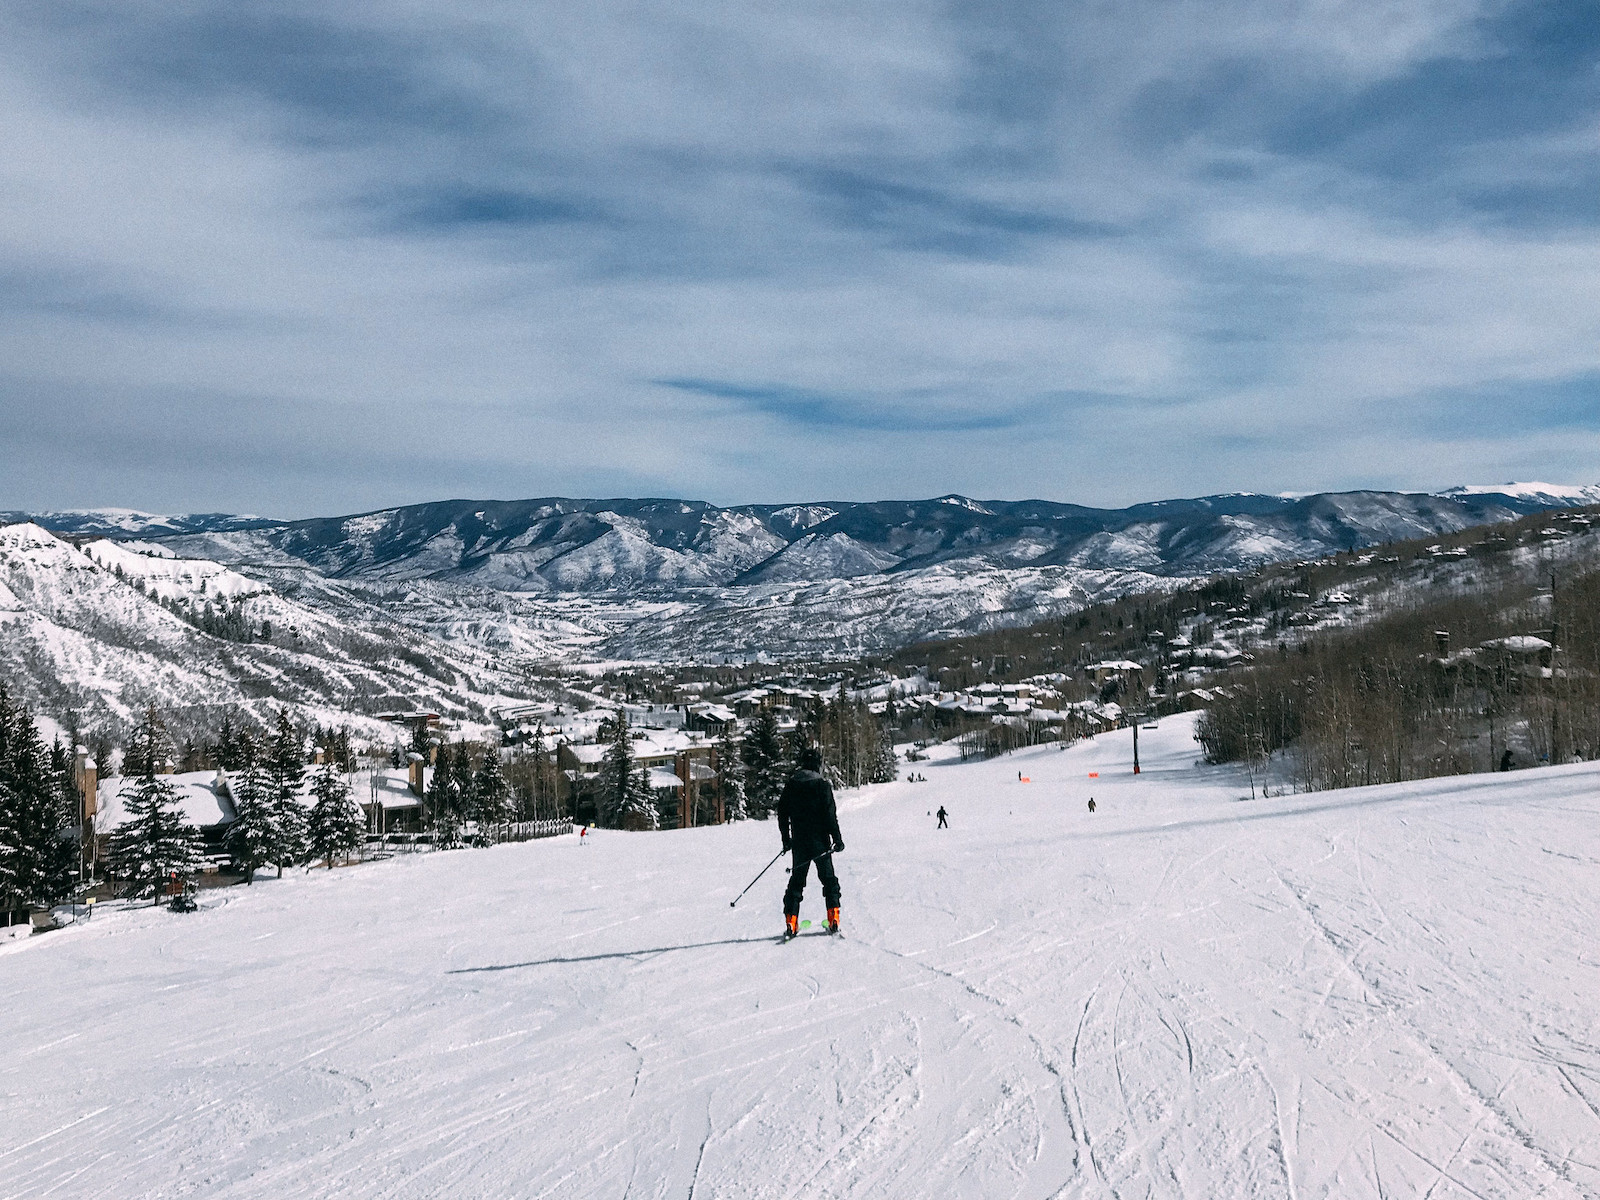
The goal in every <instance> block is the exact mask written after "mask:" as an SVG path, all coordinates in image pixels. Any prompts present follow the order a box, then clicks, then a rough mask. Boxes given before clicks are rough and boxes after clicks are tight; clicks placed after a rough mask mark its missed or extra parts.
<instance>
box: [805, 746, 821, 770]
mask: <svg viewBox="0 0 1600 1200" xmlns="http://www.w3.org/2000/svg"><path fill="white" fill-rule="evenodd" d="M800 769H801V770H802V771H820V770H822V751H821V750H818V749H817V748H816V747H815V746H807V747H806V748H805V749H804V750H802V751H800Z"/></svg>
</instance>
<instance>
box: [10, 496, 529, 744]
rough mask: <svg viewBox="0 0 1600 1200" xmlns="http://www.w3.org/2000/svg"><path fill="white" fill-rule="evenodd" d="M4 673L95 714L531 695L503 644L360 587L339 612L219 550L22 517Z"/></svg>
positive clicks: (474, 708) (31, 694) (318, 709)
mask: <svg viewBox="0 0 1600 1200" xmlns="http://www.w3.org/2000/svg"><path fill="white" fill-rule="evenodd" d="M0 681H3V682H5V684H6V685H7V686H8V687H9V688H10V689H11V690H12V691H13V693H14V694H20V696H21V697H22V698H23V699H25V700H27V701H28V702H30V703H31V704H34V705H36V706H38V707H39V708H40V709H41V711H43V712H45V713H47V714H50V715H53V716H63V717H66V716H69V715H76V716H77V717H78V718H79V719H80V720H82V721H83V723H84V724H85V725H88V724H91V723H98V722H99V721H101V720H105V719H110V720H112V721H117V720H127V719H129V718H131V717H133V716H134V715H135V714H137V713H138V712H139V710H140V709H142V708H143V707H144V706H145V705H146V704H155V705H157V706H158V707H160V708H162V709H163V710H165V711H167V712H168V713H174V714H181V713H183V712H185V711H187V710H192V709H208V708H211V707H213V706H218V705H225V704H232V705H238V706H240V707H243V708H248V709H254V710H256V711H257V712H258V715H264V714H265V712H266V710H267V709H268V708H269V707H271V706H273V705H276V704H280V703H282V704H288V705H290V706H291V707H293V708H295V709H297V710H298V711H300V712H301V713H302V715H304V716H307V717H310V718H313V719H317V720H323V721H332V720H342V719H344V718H345V717H346V716H347V715H349V714H352V713H362V712H366V713H375V712H378V711H381V710H383V709H389V708H402V707H413V706H416V705H419V704H421V705H428V706H436V707H439V708H441V709H442V710H443V711H446V712H450V713H454V714H457V715H460V716H463V717H471V716H472V715H474V714H481V712H482V709H483V707H484V706H485V705H487V704H491V703H494V702H496V701H498V700H499V699H500V698H501V697H502V696H506V695H526V694H527V693H526V692H525V691H521V690H520V689H517V688H516V683H515V680H514V677H513V676H511V675H510V673H509V671H508V670H507V669H503V668H501V667H500V666H499V665H497V663H496V662H495V660H494V659H493V658H492V657H490V656H488V655H484V654H482V653H481V652H479V651H476V650H474V649H473V648H472V647H471V646H470V645H463V644H460V643H455V644H452V643H447V642H445V641H443V640H441V639H437V638H433V637H431V636H429V635H428V634H427V633H426V632H425V631H421V630H418V629H416V628H414V627H409V626H407V625H406V624H404V623H402V622H401V621H398V620H395V619H394V618H392V617H390V616H388V615H387V614H386V613H385V612H384V611H383V608H382V606H380V605H378V604H372V603H366V604H365V605H363V604H362V602H361V601H360V599H359V597H356V596H354V595H350V594H347V595H344V596H342V597H341V600H340V605H339V606H338V611H337V612H336V611H335V610H334V606H330V605H311V604H306V603H301V602H299V601H297V600H295V599H293V598H291V597H289V596H285V595H283V594H280V593H279V592H278V591H276V590H274V589H273V588H272V587H270V586H268V585H266V584H265V583H263V582H260V581H257V580H253V579H250V578H247V577H245V576H244V575H241V574H238V573H236V572H234V571H232V570H230V569H228V568H226V567H223V566H221V565H219V564H216V563H210V562H195V561H186V560H180V559H176V558H174V557H173V556H172V554H171V552H170V551H166V550H159V551H157V552H155V553H140V552H139V551H138V550H137V549H135V548H133V547H130V546H129V545H127V544H121V545H119V544H115V543H110V542H104V541H101V542H94V543H91V544H89V545H87V546H85V547H84V548H83V549H79V548H77V547H75V546H72V545H70V544H69V543H68V542H66V541H64V540H62V539H61V538H59V537H57V536H56V535H54V534H52V533H49V532H47V531H46V530H44V529H42V528H41V527H39V526H38V525H33V524H26V523H24V524H17V525H8V526H3V527H0ZM507 689H512V690H510V691H508V690H507Z"/></svg>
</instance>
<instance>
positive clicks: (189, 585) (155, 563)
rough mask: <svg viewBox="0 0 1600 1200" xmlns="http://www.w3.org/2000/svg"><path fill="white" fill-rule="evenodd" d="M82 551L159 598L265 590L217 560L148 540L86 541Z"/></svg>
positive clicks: (223, 596) (219, 596)
mask: <svg viewBox="0 0 1600 1200" xmlns="http://www.w3.org/2000/svg"><path fill="white" fill-rule="evenodd" d="M83 552H84V553H85V554H86V555H88V556H89V557H90V558H91V559H93V560H94V562H96V563H97V564H99V565H100V566H102V567H104V568H105V569H106V570H108V571H110V572H112V573H113V574H115V575H118V576H119V577H121V578H123V579H127V580H128V581H130V582H135V581H136V582H135V586H138V585H139V584H143V585H144V590H145V592H146V593H147V594H149V595H151V596H157V597H159V598H160V599H162V600H205V599H217V600H220V599H229V600H233V599H238V598H240V597H243V596H253V595H259V594H260V593H261V592H263V591H265V590H267V589H266V588H264V587H263V586H262V585H261V584H259V583H257V582H256V581H255V580H253V579H246V578H245V577H244V576H243V575H240V574H239V573H238V572H237V571H230V570H229V569H228V568H227V567H224V566H223V565H222V564H220V563H214V562H207V561H205V560H204V559H186V558H179V557H177V556H176V555H175V554H173V552H172V551H171V550H169V549H167V547H165V546H160V545H155V544H152V543H148V542H113V541H107V540H105V539H102V540H100V541H97V542H90V543H89V544H88V545H87V546H84V547H83Z"/></svg>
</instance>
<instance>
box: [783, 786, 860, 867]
mask: <svg viewBox="0 0 1600 1200" xmlns="http://www.w3.org/2000/svg"><path fill="white" fill-rule="evenodd" d="M778 833H779V835H780V836H781V837H782V838H783V844H784V845H785V846H791V847H793V849H794V852H795V853H796V854H798V855H803V856H804V857H806V858H817V857H819V856H821V855H823V854H831V853H832V852H833V850H834V849H835V847H837V848H839V849H841V850H842V849H843V848H844V838H842V837H841V836H839V810H838V809H837V808H835V807H834V803H833V785H832V784H830V783H829V782H828V781H827V780H826V779H824V778H823V777H822V776H821V775H819V774H817V772H815V771H796V772H795V773H794V774H793V775H791V776H790V777H789V782H788V783H786V784H784V785H783V795H781V796H779V797H778Z"/></svg>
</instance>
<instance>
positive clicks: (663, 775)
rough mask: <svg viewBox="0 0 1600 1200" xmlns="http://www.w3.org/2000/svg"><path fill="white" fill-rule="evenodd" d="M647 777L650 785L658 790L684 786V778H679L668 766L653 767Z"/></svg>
mask: <svg viewBox="0 0 1600 1200" xmlns="http://www.w3.org/2000/svg"><path fill="white" fill-rule="evenodd" d="M647 778H648V779H649V781H650V786H651V787H653V788H656V789H658V790H659V789H661V788H675V787H682V786H683V780H681V779H679V778H678V777H677V776H676V775H674V774H673V773H672V772H671V771H670V770H668V769H667V768H666V767H651V768H650V771H649V774H648V776H647Z"/></svg>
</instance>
